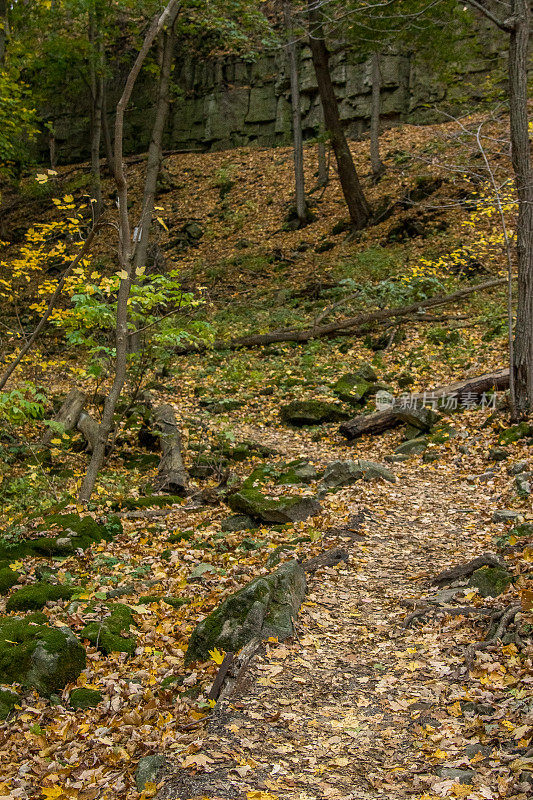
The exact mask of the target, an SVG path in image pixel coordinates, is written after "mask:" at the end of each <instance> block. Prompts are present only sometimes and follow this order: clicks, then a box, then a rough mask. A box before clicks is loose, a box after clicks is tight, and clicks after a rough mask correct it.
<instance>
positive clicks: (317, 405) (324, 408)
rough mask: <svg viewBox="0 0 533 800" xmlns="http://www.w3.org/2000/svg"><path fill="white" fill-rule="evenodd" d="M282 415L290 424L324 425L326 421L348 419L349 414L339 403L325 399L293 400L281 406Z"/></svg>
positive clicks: (299, 425)
mask: <svg viewBox="0 0 533 800" xmlns="http://www.w3.org/2000/svg"><path fill="white" fill-rule="evenodd" d="M279 413H280V417H281V419H282V421H283V422H285V423H286V424H288V425H295V426H296V427H302V426H304V425H322V424H323V423H325V422H339V421H340V420H343V419H348V417H349V414H347V413H346V411H344V410H343V408H342V407H341V406H339V405H338V404H337V403H328V402H326V401H325V400H293V402H292V403H288V404H287V405H286V406H282V407H281V408H280V412H279Z"/></svg>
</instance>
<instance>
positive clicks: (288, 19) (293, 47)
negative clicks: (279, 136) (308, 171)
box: [283, 0, 307, 227]
mask: <svg viewBox="0 0 533 800" xmlns="http://www.w3.org/2000/svg"><path fill="white" fill-rule="evenodd" d="M283 17H284V21H285V30H286V32H287V36H288V42H287V61H288V65H289V75H290V81H291V107H292V138H293V142H294V185H295V199H296V214H297V216H298V221H299V223H300V226H301V227H303V226H304V225H305V224H306V222H307V202H306V199H305V179H304V149H303V137H302V115H301V111H300V84H299V75H298V49H297V44H296V38H295V36H294V33H293V30H292V14H291V4H290V0H284V2H283Z"/></svg>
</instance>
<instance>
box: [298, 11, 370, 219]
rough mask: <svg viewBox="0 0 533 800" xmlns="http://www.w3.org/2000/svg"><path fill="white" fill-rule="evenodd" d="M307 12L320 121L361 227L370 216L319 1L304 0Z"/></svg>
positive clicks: (343, 187) (350, 207) (341, 181)
mask: <svg viewBox="0 0 533 800" xmlns="http://www.w3.org/2000/svg"><path fill="white" fill-rule="evenodd" d="M307 2H308V12H309V46H310V48H311V56H312V58H313V66H314V68H315V74H316V79H317V83H318V91H319V93H320V99H321V100H322V108H323V109H324V121H325V124H326V128H327V130H328V132H329V135H330V137H331V146H332V147H333V152H334V153H335V159H336V161H337V169H338V172H339V180H340V183H341V187H342V193H343V195H344V199H345V200H346V205H347V206H348V211H349V213H350V219H351V221H352V224H353V226H354V228H355V229H360V228H364V227H365V225H367V223H368V221H369V219H370V208H369V205H368V203H367V201H366V198H365V196H364V194H363V190H362V188H361V184H360V183H359V178H358V176H357V172H356V170H355V166H354V163H353V159H352V154H351V152H350V148H349V147H348V142H347V141H346V136H345V133H344V129H343V127H342V124H341V120H340V116H339V108H338V105H337V98H336V97H335V90H334V88H333V83H332V81H331V74H330V71H329V51H328V48H327V47H326V42H325V39H324V28H323V25H322V14H321V10H320V0H307Z"/></svg>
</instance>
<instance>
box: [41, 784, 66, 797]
mask: <svg viewBox="0 0 533 800" xmlns="http://www.w3.org/2000/svg"><path fill="white" fill-rule="evenodd" d="M41 792H42V793H43V797H46V798H52V800H54V798H57V797H62V796H63V789H62V788H61V787H60V786H49V787H46V788H45V789H41Z"/></svg>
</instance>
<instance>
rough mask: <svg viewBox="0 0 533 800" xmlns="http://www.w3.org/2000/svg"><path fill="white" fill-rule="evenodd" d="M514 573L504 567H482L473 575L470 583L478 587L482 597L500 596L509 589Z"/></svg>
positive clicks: (473, 586)
mask: <svg viewBox="0 0 533 800" xmlns="http://www.w3.org/2000/svg"><path fill="white" fill-rule="evenodd" d="M512 579H513V578H512V575H511V573H510V572H507V570H506V569H503V568H502V567H482V568H481V569H477V570H476V571H475V572H474V573H473V575H472V576H471V578H470V580H469V582H468V585H469V586H471V587H472V588H476V589H477V590H478V592H479V594H480V595H481V597H498V595H500V594H503V593H504V592H505V591H507V589H508V587H509V586H510V584H511V582H512Z"/></svg>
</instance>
